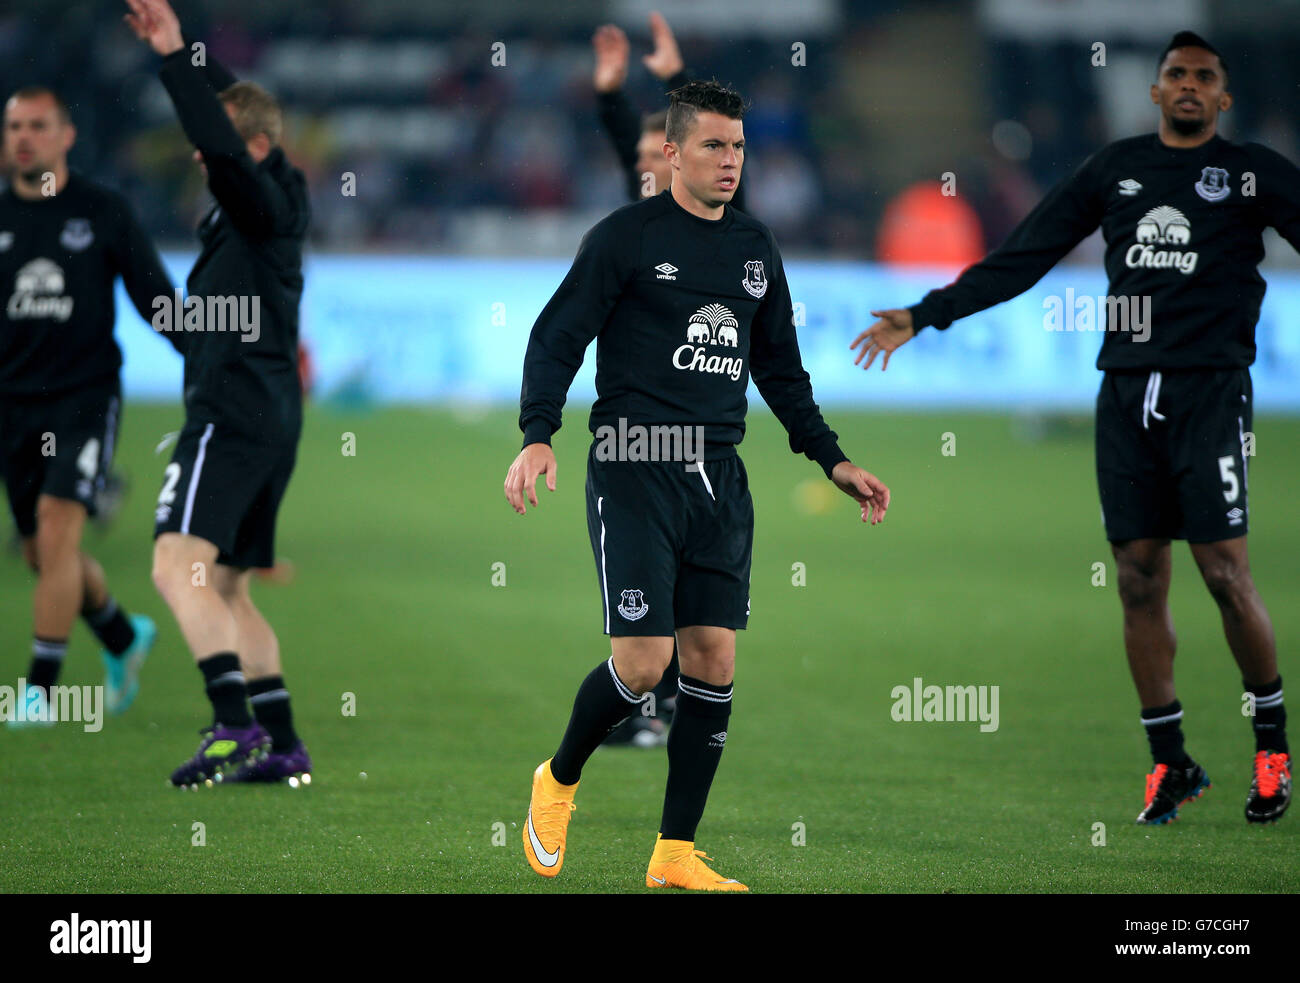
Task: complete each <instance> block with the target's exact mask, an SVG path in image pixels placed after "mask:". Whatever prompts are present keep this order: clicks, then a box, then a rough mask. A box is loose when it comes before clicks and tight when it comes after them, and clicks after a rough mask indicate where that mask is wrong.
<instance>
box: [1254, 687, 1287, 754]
mask: <svg viewBox="0 0 1300 983" xmlns="http://www.w3.org/2000/svg"><path fill="white" fill-rule="evenodd" d="M1243 685H1244V686H1245V687H1246V692H1247V693H1251V694H1252V695H1254V697H1255V716H1254V717H1252V718H1251V723H1252V724H1253V725H1254V727H1255V750H1256V751H1278V752H1280V753H1282V754H1290V753H1291V752H1290V751H1289V750H1288V748H1287V745H1286V707H1284V706H1283V705H1282V677H1281V676H1278V677H1277V679H1275V680H1273V682H1271V683H1266V684H1265V685H1263V686H1251V685H1250V683H1246V682H1244V681H1243Z"/></svg>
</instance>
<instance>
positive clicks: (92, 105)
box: [0, 2, 1300, 259]
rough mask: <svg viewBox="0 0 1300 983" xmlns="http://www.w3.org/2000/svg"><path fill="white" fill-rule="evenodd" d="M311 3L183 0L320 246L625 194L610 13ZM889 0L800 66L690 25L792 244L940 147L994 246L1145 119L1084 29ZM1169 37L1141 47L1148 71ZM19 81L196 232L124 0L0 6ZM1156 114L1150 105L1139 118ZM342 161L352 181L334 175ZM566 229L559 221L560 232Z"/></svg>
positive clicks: (1276, 71) (1250, 77)
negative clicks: (584, 17) (1097, 56)
mask: <svg viewBox="0 0 1300 983" xmlns="http://www.w3.org/2000/svg"><path fill="white" fill-rule="evenodd" d="M308 6H309V7H310V8H311V14H310V16H306V15H305V14H304V13H303V10H304V8H301V7H298V8H295V7H293V6H290V5H283V6H277V5H275V4H268V5H267V6H266V7H265V8H264V13H263V15H262V16H260V17H258V18H254V19H253V20H256V23H253V22H251V21H250V18H248V17H247V16H244V15H242V14H241V15H232V14H224V15H223V13H222V11H223V10H226V9H227V8H225V7H223V5H220V4H216V3H207V4H191V5H190V7H189V8H184V9H185V10H186V13H187V16H186V18H185V22H186V24H187V27H188V28H189V29H190V30H191V31H192V33H193V34H194V36H195V37H196V38H199V39H202V40H203V41H205V42H206V44H207V45H208V50H209V52H210V53H211V55H212V56H213V57H215V58H217V59H219V60H221V61H222V62H224V63H226V64H227V65H228V66H229V67H230V68H232V70H234V71H235V72H236V73H237V74H238V75H240V76H241V77H248V78H252V79H254V80H256V81H259V82H261V83H262V84H264V85H266V86H267V87H268V88H269V89H271V91H272V92H274V93H275V94H276V95H277V96H279V97H280V99H281V100H282V102H283V104H284V106H285V109H286V112H287V116H288V132H287V137H286V145H287V150H288V152H289V155H290V157H291V158H292V159H293V160H294V161H295V162H296V163H297V164H298V165H299V166H300V167H302V168H303V170H304V171H305V172H306V173H307V175H308V178H309V180H310V182H311V191H312V205H313V209H314V213H315V221H314V227H313V239H314V244H315V245H316V246H317V247H318V248H326V249H338V250H357V249H384V250H387V249H393V250H397V249H414V250H421V251H438V252H459V251H462V250H465V249H467V248H469V247H470V246H471V245H473V244H476V243H477V244H479V245H482V244H483V243H486V244H487V246H488V247H489V248H504V249H506V250H507V251H510V250H511V249H512V248H514V249H519V250H520V251H525V252H527V251H532V250H528V249H523V248H521V246H520V237H521V235H527V234H528V231H527V230H528V229H529V228H532V226H529V225H528V224H527V220H529V219H530V218H535V217H538V216H543V217H544V216H550V215H564V216H571V217H577V218H580V219H581V221H582V222H584V223H586V224H590V221H594V219H595V218H597V217H599V216H600V215H602V214H604V213H605V212H606V211H608V210H609V209H611V208H613V207H615V206H617V205H619V204H622V203H623V202H624V190H623V188H624V185H623V179H622V176H621V174H620V171H619V168H618V164H617V161H616V159H615V157H614V154H613V151H612V149H611V148H610V146H609V143H608V141H607V140H606V137H605V135H604V133H603V132H602V130H601V128H600V125H599V123H598V119H597V114H596V103H595V98H594V93H593V88H592V65H593V57H592V49H591V33H592V31H594V29H595V27H596V26H597V25H596V24H594V23H593V24H591V25H590V26H589V27H586V28H581V29H580V28H578V27H576V26H574V25H572V24H566V25H557V26H555V27H554V29H553V31H551V32H540V31H537V30H533V31H530V32H529V33H527V34H520V35H513V34H509V33H508V32H506V36H504V37H494V36H492V34H491V33H490V32H488V31H485V30H482V29H476V28H473V27H469V26H467V27H466V28H465V30H464V31H463V32H459V33H455V34H448V33H447V32H435V31H432V30H428V29H416V30H413V29H404V28H403V26H402V25H401V24H400V22H396V21H395V22H394V25H393V26H392V27H391V29H388V30H384V29H382V28H376V27H375V26H374V25H373V24H372V23H369V22H367V23H365V24H362V23H361V22H359V21H358V20H357V19H356V17H357V13H356V11H357V7H356V5H354V4H347V3H334V2H326V3H320V4H312V5H308ZM878 6H879V5H871V6H869V7H864V8H862V9H860V10H859V9H856V8H855V5H853V4H852V3H849V4H848V10H849V11H850V12H853V13H854V16H851V17H849V18H848V19H847V23H846V29H845V30H843V31H840V32H838V33H837V34H836V35H835V36H834V37H810V38H808V39H807V51H806V54H805V57H804V64H801V65H797V66H796V65H793V64H792V57H793V56H792V49H791V42H790V41H788V40H776V39H764V38H762V37H760V36H757V35H751V36H739V37H737V38H736V39H734V40H724V39H721V38H719V37H718V36H716V34H714V35H710V36H705V35H704V34H703V33H688V32H685V31H682V32H679V37H678V40H679V42H680V47H681V51H682V54H683V57H684V59H685V62H686V68H687V71H688V72H689V73H690V74H692V75H694V76H700V77H717V78H719V79H720V80H722V81H725V82H727V83H729V84H732V85H733V86H735V87H736V88H738V89H739V90H740V91H741V92H742V93H743V94H744V95H745V96H746V97H747V98H748V99H749V100H750V101H751V103H752V108H751V110H750V112H749V114H748V116H747V117H746V122H745V130H746V139H747V142H748V149H749V153H748V156H747V160H746V166H745V174H744V178H743V180H744V182H745V184H746V194H747V196H748V202H747V203H748V207H749V209H750V210H751V211H752V212H753V213H754V214H755V215H756V216H758V217H759V218H760V219H762V220H763V221H765V222H766V223H768V224H769V225H770V226H771V227H772V228H773V229H774V231H775V232H776V234H777V236H778V238H779V239H780V240H781V242H782V245H783V248H784V249H785V250H787V251H788V252H791V253H796V254H798V253H803V254H821V255H835V256H842V257H846V258H857V259H867V258H872V257H873V256H874V255H876V252H877V249H878V238H877V228H878V225H879V223H880V222H881V219H882V216H884V215H885V213H886V209H887V208H888V206H889V203H890V202H891V200H894V199H896V198H897V196H898V195H900V193H902V192H903V191H904V190H905V189H906V188H907V187H908V186H909V185H911V184H912V183H914V182H915V181H918V180H922V179H924V180H929V181H938V180H940V176H941V175H942V174H943V173H944V172H954V173H955V174H956V175H957V177H958V191H959V193H960V194H961V196H962V198H963V199H964V200H965V202H966V203H967V204H968V205H969V206H970V209H971V210H972V212H973V214H974V215H975V216H976V217H977V218H978V229H977V233H978V234H981V235H982V238H983V241H984V243H985V245H987V246H992V245H996V244H997V243H998V242H999V241H1001V239H1002V238H1003V237H1004V236H1005V235H1006V233H1007V231H1009V229H1010V228H1011V227H1012V226H1013V225H1014V223H1015V222H1016V221H1018V220H1019V219H1020V218H1021V217H1022V216H1023V215H1024V214H1025V213H1026V212H1027V211H1028V209H1029V208H1030V207H1032V205H1033V204H1034V203H1035V202H1036V200H1037V199H1038V198H1039V197H1040V196H1041V195H1042V193H1043V192H1044V191H1045V190H1046V189H1047V188H1048V187H1050V186H1051V185H1052V184H1053V183H1054V182H1055V181H1057V180H1059V179H1061V178H1062V177H1064V176H1065V175H1066V174H1068V173H1069V172H1070V171H1071V170H1073V168H1074V167H1076V166H1078V164H1079V163H1081V162H1082V160H1083V159H1084V158H1085V157H1086V156H1087V155H1088V154H1089V153H1091V152H1092V151H1093V150H1095V149H1097V148H1098V147H1099V146H1101V145H1102V144H1103V143H1105V142H1106V141H1108V140H1111V139H1115V138H1118V137H1121V136H1126V135H1129V132H1134V131H1131V130H1130V131H1127V132H1124V131H1120V130H1121V129H1122V124H1120V123H1119V121H1118V120H1116V119H1115V118H1114V114H1113V113H1111V112H1110V111H1109V109H1108V105H1107V102H1106V101H1105V99H1104V98H1103V93H1102V87H1103V83H1113V82H1114V81H1115V80H1114V78H1113V77H1107V76H1105V75H1103V74H1102V73H1100V72H1097V71H1096V70H1095V68H1094V67H1092V66H1090V65H1089V62H1088V60H1087V56H1086V52H1084V53H1082V54H1081V51H1080V46H1079V45H1078V43H1077V42H1071V43H1069V44H1066V43H1065V42H1057V43H1052V42H1042V43H1028V42H1024V41H1012V40H1007V39H995V38H990V37H982V36H980V35H979V34H978V33H972V24H973V23H974V22H975V18H976V13H975V8H974V7H973V6H972V5H970V4H940V3H931V4H922V5H920V9H921V11H922V12H921V13H920V14H918V15H917V16H918V17H922V18H928V20H925V21H924V23H921V22H918V23H916V24H915V29H916V31H918V32H919V31H922V30H924V31H926V32H928V35H927V36H928V37H933V38H934V43H933V45H931V46H930V50H927V51H920V52H918V51H915V50H913V51H906V50H904V51H899V50H898V46H897V43H896V40H895V39H897V38H899V37H904V38H905V37H907V36H908V31H907V28H908V26H909V25H908V23H907V22H906V18H907V17H908V16H909V15H907V14H898V13H894V12H890V11H889V10H886V9H884V8H883V7H882V8H880V9H877V7H878ZM241 9H242V8H241ZM277 10H279V11H281V12H282V13H281V14H277V12H276V11H277ZM190 11H192V13H191V12H190ZM205 11H206V17H205ZM899 18H904V21H903V23H902V24H901V25H900V22H899ZM622 26H623V27H624V28H625V29H626V30H627V31H628V34H629V35H630V36H631V38H632V41H633V46H634V51H636V52H637V54H634V57H633V59H632V66H633V70H632V72H631V73H630V76H629V79H628V82H627V91H628V94H629V96H630V97H631V98H632V100H633V101H634V103H635V104H636V105H637V106H638V107H640V108H642V109H643V110H645V111H646V112H649V111H651V110H654V109H659V108H663V107H664V106H665V105H666V99H665V96H664V90H663V86H662V85H661V84H660V83H659V81H658V80H657V79H655V78H654V77H653V76H651V75H650V74H649V73H648V72H647V71H645V70H644V69H643V68H642V67H641V65H640V58H639V54H643V53H645V52H646V51H648V50H649V47H648V46H649V43H650V41H649V32H648V30H647V29H646V25H644V24H624V25H622ZM1209 33H1210V34H1211V36H1212V34H1213V32H1212V30H1211V31H1210V32H1209ZM1164 40H1167V39H1164V38H1161V39H1159V40H1158V41H1157V40H1153V41H1152V42H1151V44H1150V46H1149V48H1150V51H1149V53H1148V52H1147V51H1146V49H1145V48H1143V47H1141V46H1136V48H1135V51H1136V53H1137V54H1138V55H1140V56H1142V57H1146V58H1147V60H1148V61H1149V62H1150V65H1149V73H1148V74H1149V76H1150V77H1152V78H1153V77H1154V74H1155V53H1156V52H1158V51H1159V50H1160V47H1161V46H1162V44H1163V41H1164ZM1217 43H1218V44H1219V45H1220V46H1221V47H1223V48H1224V50H1225V51H1230V52H1231V57H1230V61H1231V67H1232V76H1231V81H1232V87H1233V90H1234V93H1235V94H1236V97H1237V100H1238V102H1237V106H1236V108H1235V109H1234V110H1233V113H1232V115H1231V131H1230V134H1229V135H1230V136H1231V138H1232V139H1236V140H1246V139H1257V140H1260V141H1262V142H1265V143H1267V144H1268V145H1270V146H1272V147H1273V148H1274V149H1275V150H1277V151H1279V152H1280V153H1282V154H1284V155H1286V156H1288V157H1290V158H1291V159H1293V160H1296V159H1300V136H1298V135H1297V129H1296V126H1295V122H1294V120H1295V113H1294V105H1293V102H1294V94H1295V92H1296V91H1297V84H1300V67H1298V64H1300V63H1298V62H1297V60H1296V59H1293V58H1289V57H1288V56H1287V55H1286V51H1285V47H1284V46H1283V45H1281V44H1277V45H1270V43H1269V41H1268V39H1261V40H1257V41H1252V42H1240V43H1239V42H1237V41H1236V40H1220V41H1218V42H1217ZM887 47H889V48H892V49H893V50H885V49H886V48H887ZM958 53H960V54H958ZM891 59H892V60H891ZM494 61H495V62H496V63H495V64H494ZM1148 81H1149V80H1148ZM29 82H42V83H46V84H51V85H53V86H54V87H55V88H57V89H58V90H59V91H60V92H61V93H62V94H63V95H64V97H65V98H66V99H67V100H68V102H69V103H70V104H71V106H72V111H73V117H74V122H75V124H76V125H77V127H78V130H79V135H78V141H77V145H76V147H75V148H74V150H73V153H72V162H73V166H74V167H76V168H78V169H80V170H82V171H84V172H85V173H87V174H89V175H91V176H93V177H94V178H96V179H97V180H100V181H103V182H105V183H108V184H110V185H113V186H116V187H118V188H120V189H121V190H123V191H124V192H125V193H126V194H127V195H128V196H129V197H130V198H131V200H132V202H133V203H134V204H135V205H136V207H137V209H138V211H139V214H140V215H141V218H142V220H143V222H144V223H145V226H146V228H148V229H149V230H150V231H152V232H153V233H154V234H155V235H156V236H157V237H158V238H159V240H160V241H162V242H164V243H175V244H188V243H189V242H190V241H191V234H192V224H193V222H194V220H195V218H196V217H197V215H198V214H199V213H200V212H201V209H202V208H203V197H202V196H203V194H204V191H203V188H202V185H201V182H200V180H199V176H198V174H197V172H196V170H195V168H194V166H193V164H192V163H191V161H190V159H189V153H188V149H187V147H186V146H185V143H184V140H183V137H182V136H181V134H180V131H179V128H178V127H177V125H176V123H175V120H174V117H173V115H172V113H171V111H170V107H169V105H168V104H167V102H166V99H165V96H164V94H163V93H162V90H161V87H160V86H159V85H158V83H157V81H156V77H155V76H154V74H153V59H152V56H151V55H149V53H148V52H147V51H145V50H143V49H142V46H141V45H139V44H137V43H136V42H135V40H134V39H133V38H132V37H131V36H130V33H129V32H128V31H127V30H126V29H125V27H123V26H122V24H121V23H120V19H119V17H118V16H117V13H116V10H115V7H114V5H113V4H111V3H96V4H72V5H70V6H69V7H67V8H64V7H62V5H61V4H58V3H50V4H39V5H28V6H27V7H25V9H24V10H23V11H21V12H12V13H4V12H0V83H3V86H4V88H5V91H6V92H8V91H12V90H13V89H14V88H16V87H17V86H19V85H21V84H24V83H29ZM1138 84H1139V86H1140V82H1139V83H1138ZM1138 96H1139V97H1144V96H1145V93H1142V92H1139V93H1138ZM945 106H946V107H948V110H950V111H948V112H947V114H946V115H945V109H944V107H945ZM1155 121H1156V120H1155V110H1154V107H1152V109H1151V113H1150V115H1149V117H1148V118H1147V127H1146V128H1148V129H1154V125H1155ZM348 174H351V175H354V179H355V187H356V196H355V197H350V196H347V195H345V194H344V193H343V191H344V176H345V175H348ZM571 250H572V242H571V241H562V242H560V243H558V244H557V246H556V249H555V251H556V252H559V253H568V252H571Z"/></svg>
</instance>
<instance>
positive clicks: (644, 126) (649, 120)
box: [641, 109, 668, 133]
mask: <svg viewBox="0 0 1300 983" xmlns="http://www.w3.org/2000/svg"><path fill="white" fill-rule="evenodd" d="M667 129H668V110H666V109H661V110H659V111H658V112H657V113H646V114H645V115H644V116H642V117H641V132H642V133H658V132H659V131H660V130H665V131H666V130H667Z"/></svg>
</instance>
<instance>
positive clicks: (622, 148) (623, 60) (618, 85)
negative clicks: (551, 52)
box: [591, 24, 641, 200]
mask: <svg viewBox="0 0 1300 983" xmlns="http://www.w3.org/2000/svg"><path fill="white" fill-rule="evenodd" d="M591 46H592V49H593V50H594V52H595V55H596V67H595V71H594V72H593V73H592V82H593V84H594V85H595V89H596V110H597V112H598V114H599V116H600V125H601V126H602V127H603V128H604V130H605V135H606V136H607V137H608V138H609V142H610V143H611V144H612V145H613V147H614V152H615V153H616V154H618V162H619V164H620V165H622V168H623V174H624V177H625V179H626V181H627V189H628V196H629V197H630V198H632V199H633V200H636V199H637V198H640V197H641V175H639V174H637V172H636V159H637V152H636V145H637V141H638V140H639V139H640V138H641V119H640V117H639V116H638V115H637V111H636V109H635V108H634V107H633V106H632V101H631V100H630V99H628V97H627V93H625V92H624V91H623V85H624V83H626V82H627V63H628V42H627V35H626V34H624V33H623V31H622V30H621V29H619V28H618V27H615V26H614V25H613V24H604V25H602V26H600V27H598V28H597V29H596V33H595V34H594V35H592V38H591Z"/></svg>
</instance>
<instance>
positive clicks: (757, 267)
mask: <svg viewBox="0 0 1300 983" xmlns="http://www.w3.org/2000/svg"><path fill="white" fill-rule="evenodd" d="M741 286H743V287H744V288H745V289H746V290H747V291H749V293H750V294H752V295H753V296H755V297H762V296H763V294H765V293H767V274H766V273H764V272H763V261H762V260H761V259H751V260H750V261H749V262H748V263H746V264H745V279H744V280H742V281H741Z"/></svg>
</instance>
